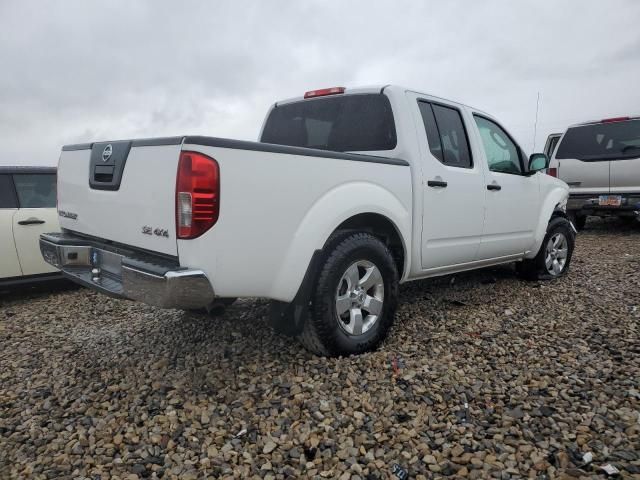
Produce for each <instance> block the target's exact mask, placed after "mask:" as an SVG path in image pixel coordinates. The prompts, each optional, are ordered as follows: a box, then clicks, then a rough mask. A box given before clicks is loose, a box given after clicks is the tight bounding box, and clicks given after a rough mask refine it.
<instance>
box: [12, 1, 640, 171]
mask: <svg viewBox="0 0 640 480" xmlns="http://www.w3.org/2000/svg"><path fill="white" fill-rule="evenodd" d="M638 18H640V2H636V1H633V0H626V1H625V0H612V1H609V2H606V3H604V2H600V1H597V0H596V1H587V0H572V1H564V2H555V1H550V0H549V1H534V0H529V1H519V2H512V1H508V0H492V1H484V2H462V1H450V2H435V1H430V2H421V1H414V2H410V1H407V2H392V1H388V2H366V1H354V2H338V1H317V0H316V1H308V2H295V1H282V0H276V1H271V2H249V1H244V0H242V1H233V2H231V1H229V2H200V1H184V2H180V3H175V2H169V1H150V0H149V1H146V2H144V1H141V2H127V1H122V0H121V1H112V2H104V3H101V4H98V3H97V2H86V1H80V0H78V1H67V2H64V3H60V2H53V1H50V2H49V1H43V2H22V1H17V0H4V1H3V2H2V3H0V65H2V70H3V75H1V76H0V145H1V146H0V152H1V153H2V160H0V162H1V163H3V164H11V163H19V164H55V162H56V161H57V157H58V154H59V149H60V146H61V145H63V144H65V143H72V142H82V141H91V140H96V139H112V138H131V137H149V136H157V135H176V134H183V133H193V134H204V135H214V136H228V137H233V138H242V139H255V138H256V136H257V134H258V131H259V129H260V126H261V124H262V120H263V116H264V114H265V112H266V111H267V109H268V107H269V105H270V104H271V103H273V102H274V101H276V100H278V99H281V98H287V97H292V96H297V95H301V94H302V93H303V92H304V91H306V90H310V89H314V88H319V87H324V86H333V85H346V86H356V85H362V84H375V83H384V84H386V83H399V84H402V85H406V86H408V87H411V88H414V89H416V90H421V91H426V92H428V93H432V94H435V95H439V96H443V97H447V98H452V99H455V100H459V101H462V102H464V103H468V104H471V105H474V106H477V107H478V108H481V109H483V110H485V111H488V112H490V113H492V114H494V115H496V116H497V117H498V118H500V119H501V120H502V122H503V123H504V124H505V125H506V126H507V128H509V129H510V130H511V131H512V132H513V133H514V134H515V135H516V137H517V138H519V139H520V141H521V142H522V144H523V146H524V147H525V148H529V149H530V148H531V146H532V145H531V144H532V140H533V122H534V116H535V102H536V95H537V92H541V97H542V103H541V110H540V119H539V130H538V137H537V142H536V143H537V146H538V147H540V146H541V145H542V144H543V143H544V136H546V134H547V133H549V132H550V131H551V130H562V129H564V128H566V126H567V125H568V124H569V123H572V122H576V121H580V120H584V119H589V118H599V117H603V116H610V115H616V114H628V113H633V112H640V91H638V89H637V86H636V83H637V79H638V78H640V62H638V60H639V59H640V58H639V56H640V54H639V53H638V52H640V48H639V47H640V32H639V31H638V29H637V24H636V23H637V22H636V20H637V19H638Z"/></svg>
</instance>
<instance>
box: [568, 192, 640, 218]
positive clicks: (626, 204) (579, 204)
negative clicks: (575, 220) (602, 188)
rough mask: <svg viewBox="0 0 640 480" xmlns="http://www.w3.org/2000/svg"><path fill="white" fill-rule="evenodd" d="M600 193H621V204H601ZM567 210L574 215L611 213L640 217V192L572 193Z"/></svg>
mask: <svg viewBox="0 0 640 480" xmlns="http://www.w3.org/2000/svg"><path fill="white" fill-rule="evenodd" d="M600 195H619V196H620V197H621V203H620V206H615V207H614V206H602V205H600V204H599V203H600ZM567 212H570V213H573V214H574V215H579V216H587V215H611V216H621V217H637V218H640V193H611V194H571V195H569V200H568V201H567Z"/></svg>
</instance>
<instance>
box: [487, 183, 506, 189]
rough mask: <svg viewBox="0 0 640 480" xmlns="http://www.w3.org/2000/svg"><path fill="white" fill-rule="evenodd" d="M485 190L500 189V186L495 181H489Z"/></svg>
mask: <svg viewBox="0 0 640 480" xmlns="http://www.w3.org/2000/svg"><path fill="white" fill-rule="evenodd" d="M487 190H502V187H501V186H500V185H498V184H497V183H490V184H489V185H487Z"/></svg>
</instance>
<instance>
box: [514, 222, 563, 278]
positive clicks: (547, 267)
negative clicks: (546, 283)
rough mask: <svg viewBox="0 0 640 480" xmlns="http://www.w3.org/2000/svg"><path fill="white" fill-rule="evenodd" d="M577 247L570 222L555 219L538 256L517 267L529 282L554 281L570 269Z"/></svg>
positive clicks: (524, 261)
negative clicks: (575, 247)
mask: <svg viewBox="0 0 640 480" xmlns="http://www.w3.org/2000/svg"><path fill="white" fill-rule="evenodd" d="M574 246H575V233H574V232H573V229H572V228H571V224H570V223H569V220H567V219H566V218H564V217H553V218H552V219H551V221H550V222H549V225H548V227H547V233H546V235H545V236H544V240H543V241H542V245H541V246H540V250H539V251H538V254H537V255H536V256H535V257H534V258H532V259H529V260H523V261H522V262H520V263H519V264H518V265H517V268H518V272H519V273H520V274H521V275H522V276H523V277H524V278H526V279H527V280H553V279H555V278H559V277H561V276H563V275H564V274H565V273H566V272H567V270H568V269H569V265H570V264H571V257H572V255H573V249H574Z"/></svg>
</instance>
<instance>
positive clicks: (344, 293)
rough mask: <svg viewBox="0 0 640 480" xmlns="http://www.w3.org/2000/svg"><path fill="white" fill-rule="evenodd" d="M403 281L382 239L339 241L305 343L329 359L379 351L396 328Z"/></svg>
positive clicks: (329, 255)
mask: <svg viewBox="0 0 640 480" xmlns="http://www.w3.org/2000/svg"><path fill="white" fill-rule="evenodd" d="M398 281H399V280H398V270H397V268H396V264H395V261H394V259H393V256H392V255H391V252H390V251H389V249H388V248H387V247H386V245H385V244H384V243H382V242H381V241H380V240H379V239H378V238H376V237H374V236H373V235H371V234H368V233H351V234H345V235H340V236H337V237H334V239H333V240H332V241H330V242H329V244H328V245H327V247H326V253H325V258H324V261H323V262H322V264H321V266H320V272H319V274H318V278H317V281H316V288H315V292H314V294H313V296H312V305H311V312H310V315H309V317H308V318H307V320H306V322H305V324H304V326H303V330H302V333H301V334H300V336H299V339H300V342H301V343H302V344H303V345H304V346H305V348H307V349H308V350H310V351H312V352H313V353H316V354H318V355H325V356H338V355H353V354H358V353H363V352H366V351H369V350H373V349H375V348H376V347H377V346H378V345H379V344H380V342H381V341H382V340H384V338H385V337H386V335H387V332H388V330H389V328H390V327H391V324H392V323H393V318H394V315H395V311H396V307H397V304H398Z"/></svg>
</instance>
